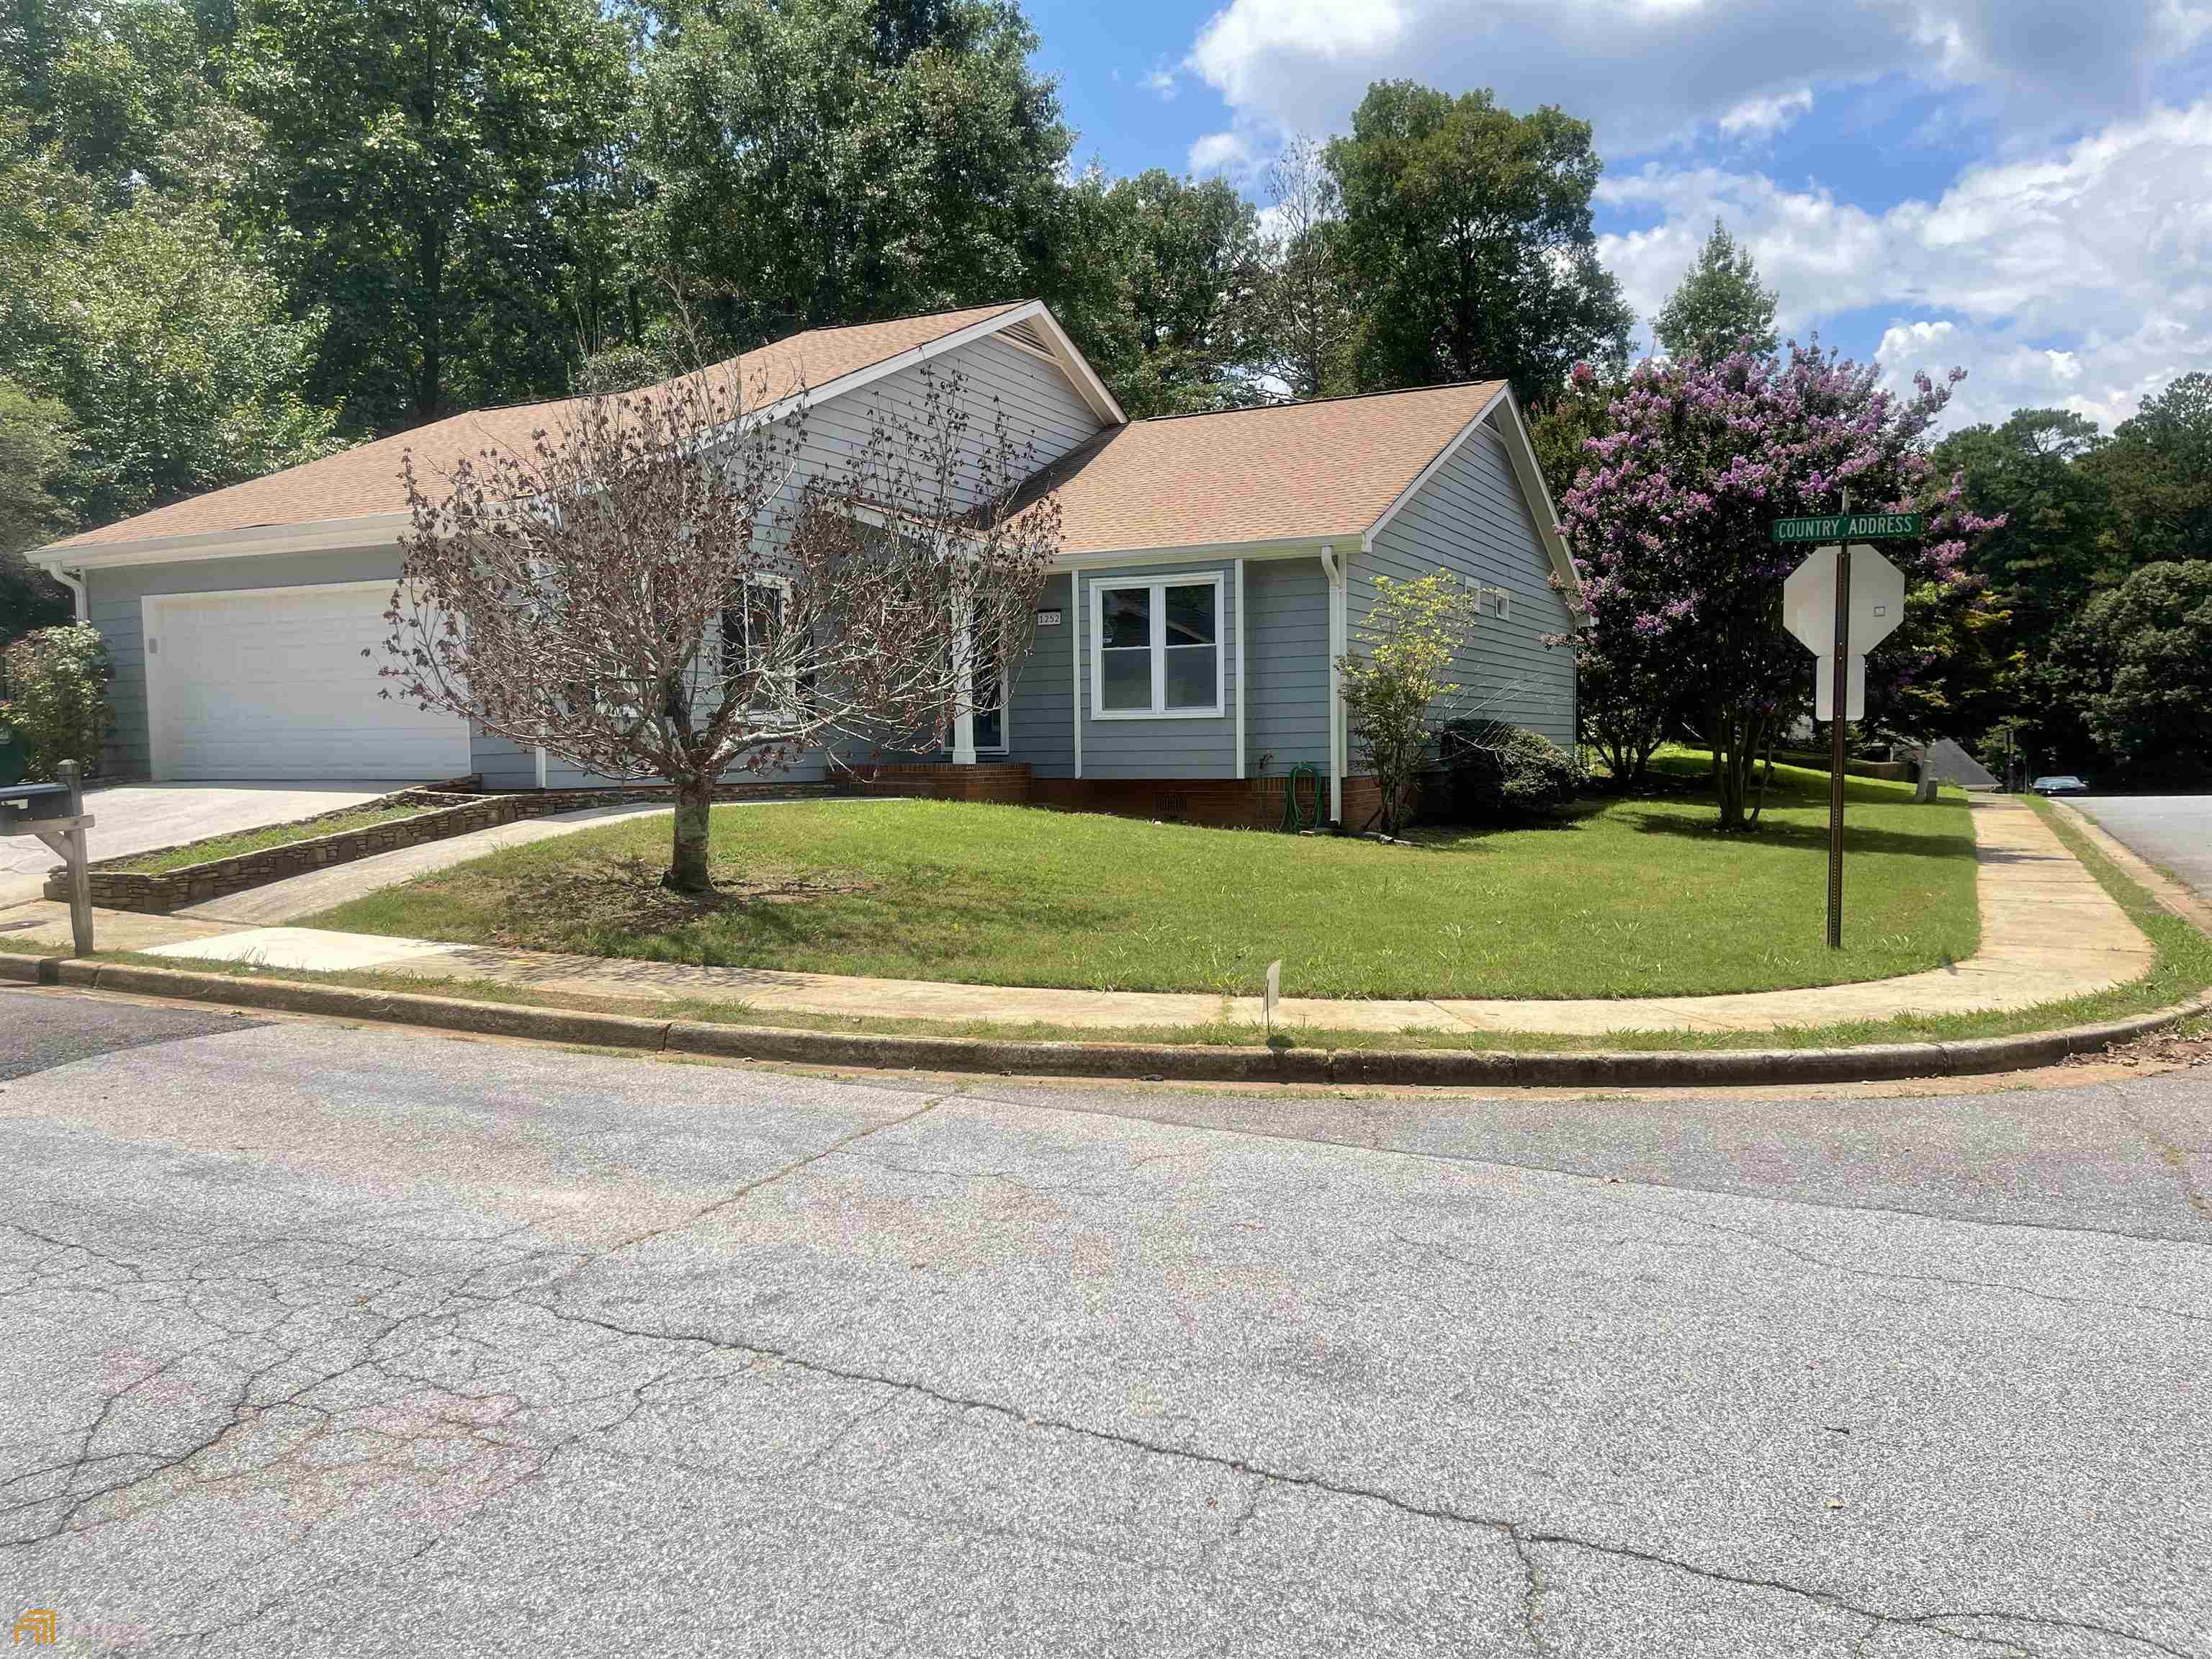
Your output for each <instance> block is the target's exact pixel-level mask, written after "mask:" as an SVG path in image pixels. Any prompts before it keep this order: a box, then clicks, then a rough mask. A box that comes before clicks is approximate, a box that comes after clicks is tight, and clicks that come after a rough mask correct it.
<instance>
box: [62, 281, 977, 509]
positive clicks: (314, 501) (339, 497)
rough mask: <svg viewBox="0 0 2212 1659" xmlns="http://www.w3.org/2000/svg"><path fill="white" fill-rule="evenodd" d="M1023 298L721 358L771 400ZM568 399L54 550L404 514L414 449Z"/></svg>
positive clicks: (466, 444)
mask: <svg viewBox="0 0 2212 1659" xmlns="http://www.w3.org/2000/svg"><path fill="white" fill-rule="evenodd" d="M1018 303H1020V302H1019V301H1011V302H1009V303H1007V304H1006V305H995V306H976V307H970V308H969V309H968V310H965V311H945V312H939V313H936V314H934V315H932V316H927V317H902V318H899V319H896V320H895V321H892V322H887V323H857V324H854V325H852V326H850V327H847V328H817V329H810V330H808V331H806V332H805V333H803V334H794V335H793V336H792V337H790V338H789V339H786V340H778V341H777V342H775V343H774V344H773V345H766V346H762V347H760V348H759V349H757V350H753V351H748V352H746V353H744V355H743V356H739V357H735V358H732V360H731V361H730V362H728V363H726V364H723V365H720V367H721V368H724V369H732V368H733V369H734V370H735V371H736V374H737V375H738V379H739V380H740V381H741V383H742V386H743V389H744V395H745V396H746V397H747V398H757V393H758V392H760V390H761V389H762V388H763V387H765V388H766V392H767V396H768V398H769V400H770V401H775V400H777V399H780V398H786V397H788V396H790V395H791V394H792V393H793V392H797V391H799V390H800V389H801V388H802V387H809V388H819V387H821V386H827V385H828V384H829V382H830V381H832V380H841V379H842V378H843V377H844V376H846V375H848V374H854V373H856V372H858V371H859V370H860V369H864V368H872V367H873V366H874V365H876V364H878V363H880V362H886V361H888V360H889V359H890V358H893V357H896V356H899V355H900V354H901V353H902V352H907V351H911V350H914V349H916V348H917V347H921V346H925V345H927V344H929V343H931V342H933V341H935V340H941V339H943V338H944V337H945V336H946V335H948V334H953V333H957V331H960V330H961V329H963V328H966V327H968V326H969V325H971V324H974V323H979V322H981V321H983V320H985V319H987V318H990V317H994V316H996V315H998V314H999V313H1000V312H1004V311H1012V309H1013V308H1014V307H1015V305H1017V304H1018ZM569 402H570V400H568V399H566V398H556V399H553V400H552V401H550V402H547V403H539V404H513V405H511V406H509V407H507V408H505V409H485V410H476V411H474V412H472V413H471V414H466V415H454V416H448V417H447V418H446V419H445V420H442V421H433V422H429V423H428V424H427V425H423V426H418V427H416V428H413V429H412V430H410V431H407V432H402V433H399V434H398V435H395V436H392V437H389V438H380V439H378V440H377V441H374V442H373V443H365V444H362V445H359V446H357V447H355V448H352V449H349V450H345V451H343V452H342V453H338V454H336V455H330V456H325V458H324V459H321V460H319V461H310V462H308V463H307V465H304V466H295V467H291V468H289V469H288V470H286V471H283V472H272V473H270V474H269V476H268V477H262V478H253V479H249V480H248V481H247V482H246V483H240V484H233V485H231V486H230V487H229V488H228V489H216V490H210V491H209V492H208V493H207V494H206V495H195V496H193V497H191V499H190V500H189V501H175V502H173V503H171V504H170V505H169V506H167V507H156V508H155V509H154V510H153V511H152V512H150V513H140V514H138V516H137V517H136V518H133V519H121V520H117V521H116V522H115V523H113V524H111V525H103V526H101V527H100V528H99V529H98V530H88V531H86V532H83V533H82V534H80V535H76V536H72V537H70V538H68V539H67V540H65V541H62V542H58V543H56V544H55V545H56V546H58V547H110V546H113V545H115V544H118V543H123V542H138V541H149V540H152V539H155V538H161V537H169V536H197V535H210V534H216V533H219V532H223V531H227V530H253V529H259V528H263V527H264V526H275V525H306V524H316V523H319V522H321V521H323V520H329V519H354V518H362V517H366V516H368V514H371V513H404V512H405V511H406V510H407V492H406V490H405V489H404V487H403V486H402V485H401V483H400V481H399V459H400V456H401V455H402V454H403V453H404V452H406V451H408V450H410V449H411V450H413V451H414V452H415V454H416V469H417V471H418V472H422V471H426V470H427V469H430V468H435V467H437V466H441V465H447V464H448V463H449V462H451V461H453V460H458V459H459V458H461V457H462V456H464V455H473V454H474V453H476V452H477V451H478V450H480V449H483V448H485V447H494V448H505V449H513V450H522V451H526V450H527V449H528V447H529V446H530V442H531V435H532V433H533V432H536V431H538V430H539V429H541V428H545V427H548V426H550V424H552V422H554V421H555V420H556V419H557V417H558V416H559V414H560V411H561V410H562V409H564V408H566V407H568V404H569Z"/></svg>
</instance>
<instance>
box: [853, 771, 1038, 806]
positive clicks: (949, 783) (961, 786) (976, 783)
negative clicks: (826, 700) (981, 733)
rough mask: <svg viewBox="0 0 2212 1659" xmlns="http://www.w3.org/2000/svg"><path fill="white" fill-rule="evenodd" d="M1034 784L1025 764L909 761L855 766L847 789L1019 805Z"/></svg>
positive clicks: (1026, 802) (1025, 798) (862, 793)
mask: <svg viewBox="0 0 2212 1659" xmlns="http://www.w3.org/2000/svg"><path fill="white" fill-rule="evenodd" d="M1035 783H1036V781H1035V780H1033V779H1032V778H1031V777H1030V766H1029V763H1028V762H1027V761H1012V762H1006V761H997V762H992V763H988V764H978V765H975V766H950V765H945V764H942V763H929V762H909V763H896V764H884V765H873V764H872V765H866V766H856V767H854V769H853V775H852V783H851V786H850V787H851V789H852V792H853V793H854V794H857V795H918V796H922V797H925V798H927V799H930V800H980V801H992V802H995V803H996V804H997V805H1000V806H1022V805H1027V804H1028V803H1029V801H1030V791H1031V790H1032V789H1033V788H1034V787H1035Z"/></svg>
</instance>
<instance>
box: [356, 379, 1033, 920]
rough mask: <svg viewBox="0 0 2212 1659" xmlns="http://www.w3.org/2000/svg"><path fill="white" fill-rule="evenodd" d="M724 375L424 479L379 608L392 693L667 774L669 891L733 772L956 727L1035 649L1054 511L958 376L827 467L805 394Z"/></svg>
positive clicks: (597, 400)
mask: <svg viewBox="0 0 2212 1659" xmlns="http://www.w3.org/2000/svg"><path fill="white" fill-rule="evenodd" d="M766 403H767V389H766V387H765V386H742V385H740V384H738V381H737V379H736V376H735V374H734V372H733V370H732V369H731V368H729V367H728V366H724V367H722V368H707V369H698V370H694V371H692V372H691V373H689V374H684V375H682V376H680V377H678V379H676V380H672V381H670V382H668V383H666V384H665V385H661V386H653V387H649V388H647V389H646V390H643V391H641V392H629V393H624V394H620V395H603V396H593V397H586V398H578V399H576V400H574V401H573V402H571V403H568V404H563V405H562V406H561V410H560V414H559V416H558V417H557V418H556V419H555V420H553V421H552V422H549V424H548V426H547V427H546V428H544V429H541V430H540V431H538V433H537V434H536V435H535V436H534V438H533V440H532V443H531V445H530V447H529V449H528V450H527V452H526V453H525V452H520V451H510V450H499V449H486V450H482V451H479V452H478V453H476V454H475V455H473V456H469V457H464V458H459V459H457V460H456V461H455V462H454V463H453V465H452V467H451V470H450V471H448V472H447V473H446V474H445V475H444V476H443V477H442V478H441V479H439V480H436V481H431V482H426V481H425V480H424V479H423V478H422V477H421V476H419V475H418V474H417V472H416V470H415V458H414V457H413V455H412V454H411V453H410V455H409V456H408V458H407V459H406V462H405V476H406V483H407V491H408V499H409V502H410V507H411V509H412V514H413V528H412V530H411V532H410V534H409V535H408V536H407V538H405V540H404V544H403V560H402V571H401V576H400V581H399V585H398V587H397V588H396V589H395V590H394V592H393V596H392V605H391V608H390V611H389V613H388V617H387V621H388V623H389V630H390V631H389V635H388V637H387V639H386V646H385V654H386V663H385V665H384V667H383V669H382V672H383V674H384V675H385V677H386V695H387V696H390V695H394V694H397V695H398V696H403V697H406V698H409V699H411V700H412V701H414V702H416V703H418V704H420V705H421V706H422V707H424V708H433V709H440V710H444V711H447V712H448V713H452V714H461V715H465V716H466V717H467V718H468V719H470V720H474V721H476V722H477V723H478V724H480V725H482V726H484V727H485V728H486V729H487V730H489V731H491V732H497V733H498V734H499V735H501V736H502V737H505V738H510V739H512V740H513V742H515V743H517V744H522V745H524V746H526V747H536V746H540V745H542V746H543V747H544V749H545V750H547V752H548V753H550V754H552V755H555V756H557V757H560V758H561V759H562V760H563V761H565V762H567V763H569V764H571V765H573V766H575V767H578V768H580V769H583V770H585V771H587V772H592V773H597V774H600V775H605V776H609V777H616V778H631V779H638V778H664V779H665V780H667V781H668V782H669V783H671V785H673V786H674V789H675V795H676V813H675V827H674V845H673V849H672V852H671V859H670V863H669V867H668V871H667V873H666V875H665V877H664V878H663V881H664V884H665V885H666V886H668V887H670V888H671V889H673V890H677V891H679V892H686V893H702V892H708V891H711V890H712V884H711V880H710V877H709V865H708V805H709V804H710V802H711V800H712V799H713V792H714V786H715V785H716V783H717V782H719V781H721V780H722V779H723V778H724V776H725V775H726V774H728V773H730V772H731V771H732V770H733V769H735V770H740V771H744V772H747V773H750V774H754V775H758V774H762V773H765V772H770V771H773V770H775V769H777V768H779V767H781V766H782V765H784V764H785V763H787V762H789V761H791V760H793V759H794V758H795V757H798V756H799V755H801V754H803V753H805V752H808V751H811V750H828V751H829V752H830V753H831V754H832V755H834V754H835V753H836V747H835V745H836V744H837V743H838V742H839V741H840V740H842V739H849V740H853V741H854V742H859V743H866V744H879V745H887V746H890V747H892V748H895V749H932V748H937V747H941V746H944V745H945V744H947V743H948V742H949V741H950V739H951V734H952V732H953V730H954V726H955V723H956V722H957V720H959V719H960V718H961V717H962V716H963V714H972V713H973V709H974V700H975V695H976V694H975V691H974V690H972V687H973V684H974V683H975V680H976V679H977V678H979V677H978V676H977V675H976V673H975V671H974V668H975V664H976V662H977V661H978V659H979V658H980V659H987V665H988V671H987V673H986V674H984V675H983V676H981V678H985V679H987V680H991V681H994V682H995V689H994V690H989V691H987V692H986V694H985V695H986V696H990V697H992V698H994V700H995V699H998V698H1003V696H1004V695H1005V690H1006V685H1007V684H1008V683H1009V681H1008V677H1009V676H1011V674H1012V671H1013V668H1014V666H1015V665H1017V664H1018V663H1019V662H1020V660H1021V659H1022V658H1023V656H1024V654H1025V653H1027V651H1028V649H1029V647H1030V643H1031V641H1032V639H1033V630H1034V628H1035V625H1036V599H1037V595H1038V592H1040V590H1041V589H1042V585H1043V580H1044V575H1045V572H1046V569H1047V568H1048V566H1049V565H1050V563H1051V562H1052V559H1053V557H1054V555H1055V554H1056V553H1057V551H1058V550H1059V545H1060V518H1059V508H1058V506H1057V504H1056V503H1055V502H1054V501H1052V500H1051V499H1050V498H1048V497H1047V498H1042V499H1040V500H1037V501H1031V502H1029V503H1026V504H1020V503H1018V502H1017V501H1016V492H1017V491H1018V489H1019V487H1020V485H1021V483H1022V482H1023V481H1024V479H1026V478H1027V477H1030V475H1031V474H1032V473H1034V472H1035V471H1036V466H1037V461H1036V455H1035V453H1033V450H1032V449H1031V447H1030V446H1029V445H1027V444H1025V443H1022V442H1018V441H1016V440H1015V439H1014V437H1013V436H1012V433H1011V432H1010V430H1009V428H1008V424H1007V422H1006V416H1005V415H1004V413H1003V411H1000V412H998V413H996V414H995V415H994V416H993V417H992V418H990V419H989V420H988V421H983V420H979V419H978V417H977V413H976V411H975V410H974V409H973V408H972V407H971V405H970V402H969V398H967V397H966V395H965V387H964V383H963V378H962V377H961V375H960V374H958V373H957V372H952V373H943V372H937V371H929V372H927V373H925V374H924V377H923V386H922V391H921V393H920V395H919V396H917V397H916V398H915V399H913V400H912V403H911V405H910V406H909V407H908V408H907V409H904V410H877V411H875V412H874V414H873V416H872V425H871V427H870V429H869V431H868V435H867V436H866V441H864V442H861V443H860V444H859V445H857V446H856V447H854V449H853V450H852V451H851V452H850V453H849V455H848V457H847V459H843V460H837V461H828V462H824V461H823V460H821V459H817V454H816V453H815V452H811V451H810V448H809V446H808V443H807V416H806V410H805V407H804V404H803V401H802V402H801V403H800V404H799V406H797V407H795V408H793V409H792V410H790V411H789V412H787V413H785V414H784V415H783V416H782V417H781V419H769V418H767V417H766V416H767V410H766Z"/></svg>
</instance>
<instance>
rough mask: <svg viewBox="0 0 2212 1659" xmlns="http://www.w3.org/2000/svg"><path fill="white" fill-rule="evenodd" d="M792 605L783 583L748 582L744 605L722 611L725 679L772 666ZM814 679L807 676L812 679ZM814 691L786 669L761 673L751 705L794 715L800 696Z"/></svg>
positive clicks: (723, 675)
mask: <svg viewBox="0 0 2212 1659" xmlns="http://www.w3.org/2000/svg"><path fill="white" fill-rule="evenodd" d="M790 603H791V590H790V588H789V587H788V586H787V585H786V584H784V583H783V582H781V581H778V580H773V579H771V578H769V577H765V576H763V577H757V578H753V579H751V580H748V581H747V582H746V583H745V588H744V603H743V604H741V605H725V606H724V607H723V608H722V678H723V679H724V680H726V681H727V680H732V679H735V678H738V677H739V676H741V675H744V674H750V673H754V672H757V671H760V670H762V669H763V668H767V667H769V664H770V662H771V660H772V659H773V657H774V655H775V653H776V652H777V647H779V645H780V644H781V641H780V640H779V639H778V637H777V636H778V635H779V634H780V633H781V631H782V628H783V623H784V617H785V614H786V612H787V611H788V610H789V609H790ZM808 678H809V679H811V676H810V677H808ZM808 690H811V686H810V685H809V684H807V683H806V682H805V681H794V679H793V675H792V673H791V671H790V669H789V668H788V667H786V668H784V669H783V670H782V671H769V672H765V673H762V674H761V677H760V680H759V683H758V684H756V685H755V686H754V688H753V697H752V704H751V706H752V707H753V708H757V709H762V710H768V711H781V712H784V713H795V712H796V705H797V703H798V702H799V699H800V696H803V695H804V694H805V692H806V691H808Z"/></svg>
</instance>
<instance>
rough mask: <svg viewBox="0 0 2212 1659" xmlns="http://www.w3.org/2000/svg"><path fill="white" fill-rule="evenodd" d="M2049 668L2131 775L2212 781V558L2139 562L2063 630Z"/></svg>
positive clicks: (2099, 743)
mask: <svg viewBox="0 0 2212 1659" xmlns="http://www.w3.org/2000/svg"><path fill="white" fill-rule="evenodd" d="M2045 674H2046V676H2047V678H2049V680H2050V682H2051V689H2052V691H2053V693H2054V695H2055V699H2056V701H2057V702H2058V703H2059V705H2060V706H2061V707H2062V708H2065V709H2067V710H2069V711H2071V712H2074V713H2076V714H2079V716H2080V718H2081V724H2082V726H2083V727H2084V729H2085V730H2086V732H2087V737H2088V738H2089V739H2090V740H2091V741H2092V742H2093V743H2094V744H2095V745H2096V748H2097V750H2098V753H2099V756H2100V757H2102V758H2103V759H2106V760H2108V761H2109V762H2110V763H2112V765H2114V766H2115V767H2117V768H2118V769H2119V771H2120V772H2121V774H2122V775H2124V776H2125V777H2127V778H2129V779H2130V780H2131V781H2136V782H2142V783H2155V784H2166V785H2174V786H2181V787H2197V786H2199V785H2201V784H2203V783H2205V782H2206V781H2212V560H2207V559H2190V560H2182V561H2166V562H2158V563H2154V564H2147V565H2143V566H2142V567H2140V568H2137V569H2136V570H2134V571H2131V572H2130V574H2129V575H2128V577H2127V579H2126V580H2124V581H2123V582H2121V583H2120V584H2119V585H2118V586H2116V587H2112V588H2109V589H2107V590H2106V591H2105V592H2100V593H2099V594H2098V595H2097V596H2096V597H2095V598H2093V599H2091V600H2090V601H2089V603H2088V604H2087V605H2086V606H2084V607H2083V609H2082V612H2081V617H2079V618H2078V619H2076V620H2075V622H2073V623H2069V625H2068V626H2067V627H2066V628H2065V629H2062V630H2061V631H2060V633H2059V635H2057V638H2056V639H2054V640H2053V641H2052V642H2051V651H2050V654H2049V659H2048V663H2047V665H2046V666H2045ZM2055 747H2056V751H2057V752H2059V753H2061V754H2066V753H2068V752H2069V751H2068V750H2066V749H2065V748H2064V746H2063V742H2062V743H2061V744H2058V745H2056V746H2055Z"/></svg>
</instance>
